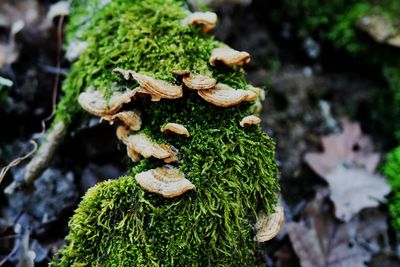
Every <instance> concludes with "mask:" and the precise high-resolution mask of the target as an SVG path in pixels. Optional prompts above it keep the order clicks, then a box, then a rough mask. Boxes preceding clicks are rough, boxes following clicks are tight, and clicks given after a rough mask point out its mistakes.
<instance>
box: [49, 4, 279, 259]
mask: <svg viewBox="0 0 400 267" xmlns="http://www.w3.org/2000/svg"><path fill="white" fill-rule="evenodd" d="M188 12H189V11H188V10H187V8H186V6H185V4H184V2H183V1H179V0H114V1H97V0H86V1H78V0H77V1H74V4H73V8H72V14H71V17H70V21H69V26H68V28H67V37H68V40H69V42H72V41H74V40H75V41H76V40H78V41H79V42H80V41H84V42H87V48H86V49H85V50H84V51H83V53H82V54H81V55H80V56H79V58H78V59H77V61H76V62H74V63H73V65H72V68H71V71H70V73H69V74H68V77H67V78H66V80H65V82H64V85H63V91H64V94H65V95H64V97H63V99H62V101H61V103H60V104H59V105H58V108H57V115H56V119H55V121H56V122H57V121H62V122H64V124H65V125H66V126H67V128H71V127H73V125H74V124H79V123H81V122H82V121H84V120H85V118H87V117H88V115H85V113H84V112H83V110H82V109H81V108H80V107H79V105H78V103H77V99H78V96H79V94H80V93H82V92H83V91H85V90H86V89H87V88H95V89H94V90H99V91H101V92H104V95H105V97H106V98H107V96H110V95H111V94H113V92H115V91H119V90H125V89H126V88H135V87H136V86H138V84H137V83H136V82H135V81H125V80H123V79H122V78H121V76H120V75H118V74H116V73H113V69H115V68H122V69H129V70H134V71H136V72H140V73H145V74H147V75H149V76H151V77H154V78H156V79H161V80H164V81H167V82H170V83H174V84H176V83H177V81H176V79H175V77H174V76H173V75H172V72H173V71H174V70H190V71H191V72H192V73H196V74H202V75H208V76H212V77H214V78H215V79H216V80H217V81H218V83H224V84H226V85H229V86H230V87H232V88H235V89H244V90H249V89H250V88H252V87H251V86H250V85H249V84H248V83H247V82H246V80H245V78H244V71H243V70H242V68H240V67H231V66H223V65H219V66H216V67H212V66H211V65H210V63H209V59H210V56H211V53H212V50H213V49H215V48H218V47H220V46H221V45H222V44H221V43H219V42H217V41H215V40H214V39H213V37H211V36H210V35H208V34H206V33H204V32H202V30H201V27H196V26H193V25H185V24H183V23H182V20H183V19H184V18H185V17H186V16H187V15H188ZM253 104H254V101H250V102H243V103H240V104H238V105H236V106H233V107H219V106H215V105H213V104H211V103H208V102H206V101H205V100H204V99H203V98H201V97H200V96H199V95H198V94H197V93H196V92H193V91H189V90H185V91H184V95H183V97H181V98H179V99H161V100H160V101H158V102H153V101H151V100H150V99H149V98H142V99H140V101H133V102H132V103H130V104H129V105H127V106H126V107H124V108H125V109H135V110H140V111H141V126H142V127H141V130H140V132H139V133H141V134H145V135H146V136H148V137H149V138H150V139H151V140H153V141H154V142H157V143H163V144H167V145H169V146H173V147H175V148H176V149H177V150H178V151H179V161H178V162H174V163H171V164H173V165H174V166H175V167H176V168H179V170H180V171H181V172H183V173H184V174H185V176H186V179H188V180H189V181H190V182H191V183H193V184H194V185H195V189H194V190H192V191H190V192H187V193H185V194H184V195H182V196H180V197H177V198H163V197H162V196H160V195H157V194H154V193H149V192H146V191H144V190H143V189H142V188H141V187H140V186H139V185H138V183H137V182H136V181H135V175H136V174H138V173H141V172H143V171H147V170H150V169H153V168H156V167H160V166H162V165H163V162H162V161H161V160H158V159H153V158H148V159H141V160H140V161H139V162H138V163H136V164H135V165H134V164H133V168H132V170H131V171H129V173H128V174H127V175H126V176H124V177H120V178H119V179H116V180H109V181H105V182H101V183H100V184H98V185H96V186H95V187H93V188H91V189H90V190H89V191H88V192H87V194H86V195H85V196H84V198H83V200H82V202H81V203H80V205H79V207H78V209H77V210H76V212H75V215H74V216H73V217H72V219H71V221H70V223H69V230H70V232H69V234H68V236H67V238H66V240H67V244H66V246H65V247H64V248H63V249H62V250H61V251H60V252H59V255H58V257H57V259H55V260H54V261H53V263H52V265H53V266H257V265H258V262H257V259H256V258H257V257H256V255H255V251H256V241H255V238H254V237H255V230H254V224H255V222H256V220H257V213H258V211H260V210H263V211H264V212H266V213H267V214H268V213H271V212H273V211H274V209H275V205H276V203H277V194H278V192H279V185H278V181H277V174H278V171H277V167H276V164H275V160H274V158H275V156H274V150H275V148H274V143H273V141H272V140H271V139H270V138H269V137H268V136H267V135H266V134H265V133H264V132H263V131H262V130H261V128H260V127H259V126H258V125H251V126H249V127H246V128H243V127H241V126H240V121H241V120H242V119H243V118H244V117H246V116H248V115H251V114H252V106H253ZM167 123H177V124H180V125H184V126H185V127H186V128H187V130H188V131H189V133H190V136H189V137H187V136H179V135H173V134H168V135H166V134H164V133H162V132H161V130H160V129H161V127H162V126H164V125H166V124H167ZM106 141H107V140H105V142H106ZM108 141H111V140H108Z"/></svg>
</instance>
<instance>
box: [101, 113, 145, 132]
mask: <svg viewBox="0 0 400 267" xmlns="http://www.w3.org/2000/svg"><path fill="white" fill-rule="evenodd" d="M102 119H105V120H107V121H109V122H110V124H113V123H114V121H115V120H116V119H118V120H120V121H121V122H122V123H123V124H124V125H125V126H127V127H128V128H129V129H130V130H131V131H139V130H140V128H141V127H142V119H141V118H140V113H139V111H137V110H127V111H121V112H118V113H116V114H114V115H107V116H104V117H102Z"/></svg>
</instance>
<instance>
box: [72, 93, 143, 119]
mask: <svg viewBox="0 0 400 267" xmlns="http://www.w3.org/2000/svg"><path fill="white" fill-rule="evenodd" d="M136 93H137V90H136V89H133V90H127V91H125V92H116V91H115V92H113V93H112V95H111V96H110V98H109V99H108V100H106V98H105V96H104V92H101V91H99V90H95V89H94V87H89V89H88V90H86V92H83V93H81V94H80V95H79V97H78V102H79V104H80V105H81V107H82V108H83V109H84V110H86V111H87V112H89V113H91V114H93V115H96V116H100V117H102V116H107V115H112V114H114V113H116V112H117V111H118V110H119V109H120V108H121V107H122V105H123V104H126V103H129V102H130V101H131V100H132V97H134V96H135V94H136Z"/></svg>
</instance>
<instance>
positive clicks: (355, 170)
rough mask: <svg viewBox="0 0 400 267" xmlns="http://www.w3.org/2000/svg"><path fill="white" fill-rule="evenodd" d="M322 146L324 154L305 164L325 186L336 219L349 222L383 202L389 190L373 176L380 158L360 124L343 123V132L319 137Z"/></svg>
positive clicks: (312, 156) (311, 155)
mask: <svg viewBox="0 0 400 267" xmlns="http://www.w3.org/2000/svg"><path fill="white" fill-rule="evenodd" d="M322 145H323V148H324V152H323V153H307V154H306V155H305V161H306V163H307V164H308V165H309V166H310V167H311V168H312V169H313V170H314V171H315V172H316V173H317V174H319V175H320V176H321V177H322V178H324V179H325V180H326V181H327V182H328V184H329V188H330V191H331V196H330V197H331V200H332V201H333V203H334V204H335V214H336V216H337V218H339V219H341V220H344V221H349V220H350V219H351V218H352V217H353V216H354V215H355V214H357V213H358V212H359V211H360V210H362V209H363V208H368V207H376V206H378V205H379V203H380V202H381V201H383V200H384V196H385V195H387V194H388V193H389V192H390V187H389V185H388V184H387V182H386V180H385V179H384V178H383V177H380V176H379V175H375V174H374V171H375V169H376V167H377V165H378V162H379V154H377V153H374V152H373V145H372V141H371V139H370V138H369V137H367V136H365V135H363V134H362V132H361V128H360V125H359V124H357V123H350V122H348V121H344V122H343V132H342V133H341V134H336V135H330V136H325V137H322Z"/></svg>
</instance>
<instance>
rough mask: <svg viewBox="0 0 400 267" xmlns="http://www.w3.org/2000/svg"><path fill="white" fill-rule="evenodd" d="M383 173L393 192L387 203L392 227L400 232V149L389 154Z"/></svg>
mask: <svg viewBox="0 0 400 267" xmlns="http://www.w3.org/2000/svg"><path fill="white" fill-rule="evenodd" d="M383 171H384V173H385V175H386V177H388V179H389V182H390V185H391V186H392V190H393V194H392V197H391V200H390V203H389V208H390V213H391V215H392V220H393V225H394V227H395V228H396V229H397V230H398V231H400V147H398V148H396V149H395V150H393V151H392V152H391V153H390V154H389V156H388V158H387V162H386V164H385V165H384V168H383Z"/></svg>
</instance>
